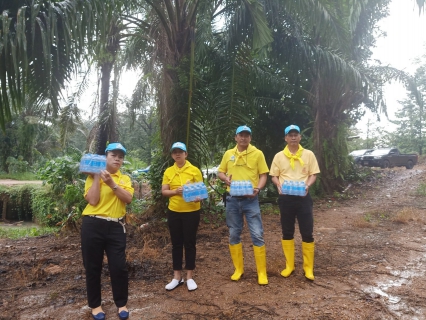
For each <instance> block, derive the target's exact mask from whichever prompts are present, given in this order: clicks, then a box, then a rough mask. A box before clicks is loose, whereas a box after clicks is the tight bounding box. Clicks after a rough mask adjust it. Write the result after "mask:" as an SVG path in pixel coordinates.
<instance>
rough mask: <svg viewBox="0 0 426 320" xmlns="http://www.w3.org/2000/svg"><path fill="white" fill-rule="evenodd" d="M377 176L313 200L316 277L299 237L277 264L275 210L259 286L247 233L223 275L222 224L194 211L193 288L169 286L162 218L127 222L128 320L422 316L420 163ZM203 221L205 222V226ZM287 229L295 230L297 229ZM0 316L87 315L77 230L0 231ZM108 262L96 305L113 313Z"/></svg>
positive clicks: (425, 256) (423, 175)
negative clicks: (6, 235)
mask: <svg viewBox="0 0 426 320" xmlns="http://www.w3.org/2000/svg"><path fill="white" fill-rule="evenodd" d="M380 172H382V177H381V178H378V179H375V180H374V181H371V182H368V183H364V184H363V185H362V186H361V185H356V186H351V187H350V188H349V189H348V190H347V191H346V193H345V194H343V195H340V196H339V195H336V197H335V198H329V199H323V200H317V201H315V209H314V210H315V242H316V255H315V281H314V282H309V281H307V280H305V278H304V276H303V271H302V256H301V250H300V241H301V240H300V236H299V235H297V236H296V238H295V241H296V271H295V272H294V274H293V275H291V276H290V277H289V278H283V277H281V276H280V271H281V270H282V269H283V268H284V266H285V260H284V256H283V253H282V249H281V243H280V240H281V229H280V222H279V215H278V209H277V208H276V207H274V206H271V207H269V208H268V209H267V210H265V212H268V213H267V214H264V216H263V221H264V229H265V241H266V251H267V270H268V277H269V285H267V286H259V285H258V284H257V277H256V266H255V263H254V256H253V250H252V248H251V240H250V236H249V234H248V232H247V229H245V231H244V234H243V249H244V257H245V274H244V276H243V278H242V279H241V280H240V281H238V282H232V281H231V280H230V275H231V274H232V272H233V267H232V262H231V259H230V256H229V251H228V230H227V227H226V225H225V223H224V222H223V220H216V223H217V224H212V223H211V222H212V220H213V219H212V216H209V215H205V216H203V217H202V220H203V222H202V225H201V228H200V231H199V236H198V245H197V249H198V251H197V269H196V273H195V278H194V279H195V280H196V282H197V284H198V290H196V291H194V292H188V291H187V289H186V286H181V287H179V288H177V289H176V290H174V291H171V292H167V291H166V290H165V289H164V286H165V284H166V283H167V282H168V281H170V280H171V278H172V266H171V253H170V251H171V248H170V243H169V236H168V232H167V229H166V226H165V224H164V222H158V223H156V224H150V225H149V226H148V227H146V228H144V229H142V230H140V229H138V228H137V227H132V228H129V229H130V230H129V235H128V250H127V260H128V266H129V270H130V298H129V303H128V306H129V308H130V311H131V317H130V318H131V319H233V320H235V319H410V320H411V319H425V318H426V299H425V295H426V293H425V290H424V288H425V287H426V280H425V277H424V273H425V265H426V248H425V240H426V225H425V222H426V217H425V208H426V197H422V196H418V195H417V194H416V190H417V189H418V187H419V186H421V185H422V184H423V183H425V182H426V166H424V165H420V166H416V167H415V168H414V169H413V170H406V169H405V168H398V169H384V170H380ZM207 220H209V222H210V223H207ZM296 234H297V233H296ZM0 256H1V257H2V258H1V260H0V297H1V298H0V306H1V309H2V313H1V314H0V319H58V318H60V319H91V316H90V309H89V308H88V307H87V302H86V296H85V279H84V270H83V266H82V262H81V252H80V240H79V236H78V234H77V233H75V232H74V233H71V232H68V233H67V234H63V235H61V236H59V237H55V236H51V237H43V238H32V239H21V240H16V241H12V240H5V239H0ZM107 276H108V270H107V268H106V267H105V268H104V275H103V304H104V310H105V311H106V312H107V316H108V319H116V318H117V316H116V307H115V306H114V304H113V302H112V297H111V288H110V284H109V281H108V277H107Z"/></svg>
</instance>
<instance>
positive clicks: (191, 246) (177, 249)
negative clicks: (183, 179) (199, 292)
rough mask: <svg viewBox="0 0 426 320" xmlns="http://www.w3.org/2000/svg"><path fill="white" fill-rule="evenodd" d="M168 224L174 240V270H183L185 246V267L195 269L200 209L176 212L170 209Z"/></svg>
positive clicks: (168, 211)
mask: <svg viewBox="0 0 426 320" xmlns="http://www.w3.org/2000/svg"><path fill="white" fill-rule="evenodd" d="M167 224H168V226H169V230H170V238H171V240H172V260H173V270H182V258H183V248H185V269H186V270H194V269H195V255H196V253H197V248H196V244H197V230H198V225H199V224H200V210H198V211H193V212H175V211H171V210H169V209H168V210H167Z"/></svg>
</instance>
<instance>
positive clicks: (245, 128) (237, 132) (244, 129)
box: [235, 126, 251, 134]
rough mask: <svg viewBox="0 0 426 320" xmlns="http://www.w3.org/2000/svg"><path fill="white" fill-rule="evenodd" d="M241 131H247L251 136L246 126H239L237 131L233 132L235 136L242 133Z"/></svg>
mask: <svg viewBox="0 0 426 320" xmlns="http://www.w3.org/2000/svg"><path fill="white" fill-rule="evenodd" d="M243 131H247V132H248V133H250V134H251V129H250V128H249V127H247V126H239V127H238V128H237V131H235V134H239V133H240V132H243Z"/></svg>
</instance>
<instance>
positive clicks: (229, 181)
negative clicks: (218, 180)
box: [223, 174, 232, 187]
mask: <svg viewBox="0 0 426 320" xmlns="http://www.w3.org/2000/svg"><path fill="white" fill-rule="evenodd" d="M231 181H232V174H230V175H229V176H227V177H226V179H225V181H223V182H225V184H226V185H227V186H229V187H230V186H231Z"/></svg>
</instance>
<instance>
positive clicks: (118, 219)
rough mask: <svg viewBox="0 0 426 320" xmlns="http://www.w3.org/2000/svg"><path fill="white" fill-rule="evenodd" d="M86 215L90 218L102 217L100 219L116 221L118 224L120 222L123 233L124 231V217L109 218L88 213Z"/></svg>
mask: <svg viewBox="0 0 426 320" xmlns="http://www.w3.org/2000/svg"><path fill="white" fill-rule="evenodd" d="M88 217H91V218H98V219H102V220H106V221H113V222H118V223H119V224H121V225H122V226H123V231H124V233H126V227H125V225H126V223H125V222H123V221H124V217H121V218H110V217H102V216H98V215H96V214H95V215H88Z"/></svg>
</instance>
